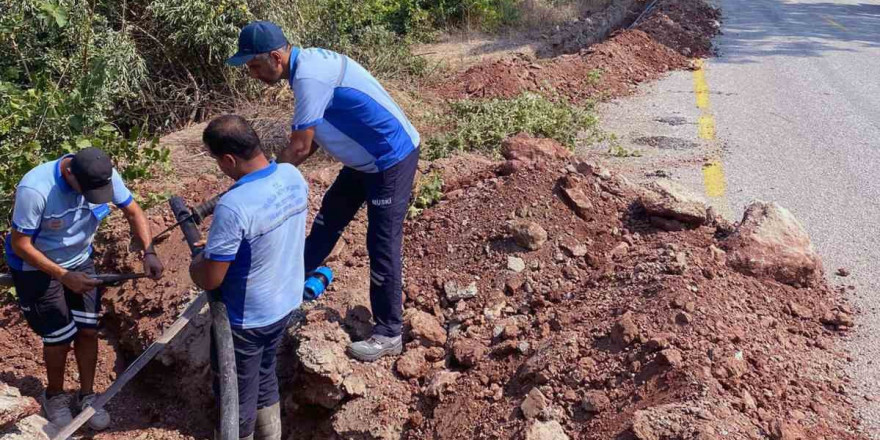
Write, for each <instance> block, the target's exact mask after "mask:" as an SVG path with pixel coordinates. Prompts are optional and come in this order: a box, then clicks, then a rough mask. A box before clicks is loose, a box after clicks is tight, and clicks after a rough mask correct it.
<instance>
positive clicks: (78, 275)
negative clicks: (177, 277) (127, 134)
mask: <svg viewBox="0 0 880 440" xmlns="http://www.w3.org/2000/svg"><path fill="white" fill-rule="evenodd" d="M111 202H112V203H113V204H114V205H116V206H117V207H118V208H120V209H121V210H122V212H123V213H124V214H125V218H126V219H127V220H128V222H129V224H130V225H131V229H132V231H134V236H135V239H136V240H137V241H138V242H139V243H140V245H141V249H144V251H143V263H144V272H145V273H146V274H147V275H148V276H149V277H151V278H153V279H158V278H159V277H160V276H161V275H162V271H163V267H162V263H161V262H160V261H159V258H158V257H157V256H156V252H155V250H154V249H153V248H152V246H151V245H150V237H151V234H150V226H149V223H147V218H146V216H145V215H144V212H143V211H142V210H141V208H140V207H139V206H138V204H137V202H135V201H134V199H133V198H132V194H131V192H130V191H129V190H128V188H126V187H125V184H124V183H123V182H122V178H121V177H120V176H119V173H117V172H116V170H114V169H113V164H112V163H111V162H110V158H109V157H108V156H107V155H106V154H105V153H104V152H103V151H101V150H99V149H97V148H86V149H84V150H81V151H79V152H78V153H76V154H69V155H66V156H64V157H62V158H60V159H58V160H54V161H51V162H47V163H44V164H42V165H39V166H37V167H36V168H34V169H32V170H30V171H29V172H28V173H27V174H25V176H24V178H22V180H21V182H19V184H18V187H17V188H16V191H15V207H14V210H13V213H12V233H11V234H10V235H9V236H7V239H6V246H5V247H6V260H7V263H8V264H9V267H10V269H11V270H12V279H13V282H14V284H15V291H16V294H17V296H18V303H19V307H20V308H21V311H22V313H23V314H24V317H25V319H26V320H27V322H28V325H30V327H31V328H32V329H33V330H34V331H35V332H36V333H37V334H39V335H40V336H41V337H42V338H43V359H44V361H45V362H46V372H47V376H48V385H47V387H46V391H45V393H44V394H43V396H42V399H41V400H42V401H41V403H42V405H43V409H44V411H45V413H46V415H47V416H48V419H49V420H50V421H51V422H52V423H54V424H55V425H58V426H59V427H60V426H64V425H66V424H67V423H69V422H70V421H71V420H72V414H71V411H70V396H68V395H67V394H65V393H64V370H65V364H66V362H67V353H68V351H69V350H70V342H71V341H73V342H74V343H73V347H74V352H75V353H76V363H77V367H78V368H79V380H80V389H79V393H78V394H77V399H76V405H75V406H76V408H77V409H78V410H82V409H84V408H85V407H87V406H89V405H91V404H92V402H94V400H95V398H96V396H95V393H94V390H93V388H92V387H93V384H94V379H95V365H96V363H97V359H98V338H97V326H98V320H99V318H100V312H101V304H100V300H101V296H100V291H99V290H98V284H99V282H98V281H97V280H95V279H94V278H92V277H91V276H92V275H94V274H95V265H94V263H93V262H92V259H91V254H92V240H93V239H94V237H95V232H97V230H98V226H99V225H100V224H101V221H102V220H103V219H104V218H105V217H107V215H109V214H110V207H109V206H108V204H109V203H111ZM109 424H110V416H109V415H108V414H107V412H106V411H104V410H103V409H102V410H99V411H98V412H97V413H96V414H95V415H94V416H93V417H92V418H91V419H90V420H89V426H90V427H91V428H92V429H95V430H100V429H104V428H107V426H108V425H109Z"/></svg>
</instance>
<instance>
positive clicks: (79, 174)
mask: <svg viewBox="0 0 880 440" xmlns="http://www.w3.org/2000/svg"><path fill="white" fill-rule="evenodd" d="M70 172H71V173H73V177H74V178H76V182H77V183H79V186H80V188H81V189H82V195H83V197H85V198H86V200H88V201H89V202H91V203H110V201H111V200H113V180H112V177H113V163H112V162H110V156H107V153H105V152H103V151H101V150H100V149H98V148H95V147H89V148H86V149H83V150H80V151H79V152H78V153H76V154H75V155H74V156H73V160H71V162H70Z"/></svg>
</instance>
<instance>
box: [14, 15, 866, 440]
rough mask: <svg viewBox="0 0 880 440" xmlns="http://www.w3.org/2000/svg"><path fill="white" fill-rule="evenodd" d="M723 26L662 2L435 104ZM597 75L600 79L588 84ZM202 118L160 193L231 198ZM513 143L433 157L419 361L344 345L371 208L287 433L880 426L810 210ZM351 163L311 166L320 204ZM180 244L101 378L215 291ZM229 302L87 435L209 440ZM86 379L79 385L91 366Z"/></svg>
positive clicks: (292, 376) (846, 429)
mask: <svg viewBox="0 0 880 440" xmlns="http://www.w3.org/2000/svg"><path fill="white" fill-rule="evenodd" d="M637 4H640V5H641V7H644V6H646V5H647V3H646V2H637ZM637 11H638V9H636V10H635V11H630V12H629V15H630V16H631V15H632V14H633V13H634V12H637ZM717 18H718V13H717V11H715V10H714V9H711V8H708V7H707V6H705V5H704V4H703V3H702V2H700V1H697V0H675V1H673V0H660V1H658V2H657V3H656V5H655V7H654V9H653V12H652V13H650V14H647V15H646V16H645V17H643V18H642V20H641V21H640V23H639V24H637V26H636V27H635V29H632V30H625V31H622V32H617V33H614V34H612V35H611V37H610V38H609V39H608V40H607V41H605V42H603V43H600V44H597V45H595V46H592V47H590V48H587V49H583V47H582V46H581V49H583V50H581V49H578V50H577V51H573V50H569V49H566V48H564V47H559V48H558V50H557V53H570V54H569V55H561V56H557V57H554V58H549V59H543V60H527V59H522V58H513V59H507V60H500V61H492V62H489V63H485V64H482V65H477V66H473V67H471V68H470V69H467V70H465V71H463V72H460V73H458V74H456V75H454V76H453V78H451V79H450V80H448V81H444V82H442V83H441V84H435V85H433V86H432V87H430V88H428V89H427V90H425V93H429V94H435V95H436V97H437V98H438V99H453V98H460V97H468V98H496V97H510V96H515V95H516V94H518V93H521V92H522V91H537V92H542V93H543V92H546V93H551V94H558V93H561V94H562V95H563V96H564V97H566V98H568V99H571V100H573V101H580V100H587V99H595V98H596V97H602V98H608V97H613V96H619V95H622V94H626V93H630V92H632V90H633V87H634V85H635V84H636V83H638V82H640V81H645V80H650V79H652V78H656V77H658V76H659V75H661V74H662V73H663V72H665V71H667V70H669V69H674V68H683V67H684V68H686V67H688V65H689V62H688V60H687V57H688V56H704V55H706V54H708V53H709V50H710V44H709V41H710V38H711V36H712V35H714V33H715V32H717V29H718V28H717ZM597 20H598V18H597ZM590 23H595V21H592V22H589V23H588V22H586V21H584V22H582V25H584V26H591V25H592V24H590ZM571 32H575V33H576V32H579V31H577V30H572V31H571ZM554 41H555V40H554ZM559 41H567V40H566V39H564V38H563V39H560V40H559ZM594 70H599V71H601V72H602V75H601V77H599V79H598V80H595V81H594V80H588V79H589V76H588V75H587V72H592V71H594ZM548 85H549V86H548ZM200 129H201V127H199V126H196V127H193V128H191V129H189V130H185V131H183V132H180V133H177V134H175V135H172V136H169V137H166V138H165V139H163V142H164V143H165V144H166V145H169V146H171V147H172V151H173V158H172V160H173V163H174V164H175V170H174V171H173V174H172V176H173V177H172V178H171V179H168V180H166V181H161V182H148V183H145V184H143V185H142V186H141V188H138V189H140V190H141V191H142V192H152V193H162V192H170V193H174V194H179V195H182V196H184V197H185V198H186V199H187V200H188V201H189V202H190V203H192V204H195V203H198V202H201V201H203V200H206V199H207V198H209V197H211V196H213V195H215V194H217V193H218V192H220V191H221V190H222V189H224V188H226V187H227V186H228V184H229V182H228V181H227V180H226V179H225V178H224V177H220V176H218V175H217V174H216V173H217V171H216V166H215V165H214V164H213V163H212V162H211V160H210V159H209V158H207V157H205V155H204V153H203V152H202V151H201V146H200V142H199V138H200ZM506 148H507V155H508V157H509V160H507V161H500V162H499V161H493V160H490V159H486V158H482V157H479V156H472V155H463V156H458V157H454V158H450V159H443V160H440V161H435V162H432V163H425V164H422V166H421V171H422V174H427V173H436V174H437V175H439V176H441V177H442V179H443V181H444V184H443V188H442V191H443V193H444V196H443V200H442V201H441V202H440V203H439V204H438V205H437V206H434V207H432V208H429V209H427V210H426V211H425V212H424V213H423V214H422V215H421V216H419V217H417V218H415V219H411V220H409V221H408V222H407V224H406V233H405V237H406V243H405V251H404V255H405V262H404V263H405V280H404V282H405V292H404V294H405V317H406V328H405V342H406V344H407V347H406V351H405V352H404V355H403V356H401V357H399V358H395V359H391V358H389V359H383V360H381V361H379V362H377V363H374V364H363V363H359V362H355V361H352V360H350V359H349V358H348V357H347V356H345V354H344V349H345V346H346V345H347V344H348V343H349V342H350V341H351V340H355V339H360V338H363V337H365V336H367V335H368V333H369V329H370V323H369V322H370V318H371V316H370V312H369V300H368V283H369V270H368V261H367V256H366V250H365V246H364V244H365V243H364V237H365V218H364V215H363V213H361V214H360V215H359V217H358V218H357V219H356V220H355V222H353V224H352V225H351V226H350V227H349V228H348V230H347V231H346V232H345V234H344V235H343V237H342V240H341V241H340V246H339V247H338V248H337V249H336V250H335V251H334V255H333V257H332V261H330V262H329V264H330V265H331V266H332V267H333V270H334V271H335V273H336V276H337V281H335V282H334V284H332V285H331V287H330V289H329V291H328V293H327V294H326V295H325V296H324V297H323V298H322V299H321V300H320V301H318V302H317V303H314V304H310V305H308V306H307V307H305V308H304V310H302V311H301V312H300V313H298V317H297V319H296V320H295V321H294V325H292V326H291V327H290V329H289V331H288V335H287V337H286V339H285V341H284V344H283V347H282V349H281V352H280V353H279V370H278V372H279V376H280V377H281V379H282V396H283V402H282V403H283V411H284V424H285V438H314V439H324V438H356V439H397V438H408V439H409V438H411V439H416V438H418V439H421V438H438V439H450V438H527V439H565V438H584V439H610V438H618V439H630V438H637V439H641V440H654V439H679V438H681V439H688V438H700V439H715V438H719V439H720V438H737V439H740V438H741V439H763V438H768V437H769V438H773V439H786V440H788V439H798V438H802V439H820V438H825V439H860V438H865V437H863V436H862V435H861V434H858V430H857V426H858V425H857V422H856V420H855V418H854V416H853V413H852V401H853V399H857V398H862V397H861V396H854V395H850V394H849V390H848V378H847V377H846V376H845V375H844V373H843V371H844V369H843V368H841V364H842V363H843V362H845V361H846V354H845V353H843V352H842V351H841V349H840V348H838V346H837V343H836V341H837V340H838V339H840V338H842V337H845V336H846V335H847V333H848V332H849V331H850V326H851V325H852V319H851V315H852V314H853V310H852V309H851V308H850V307H849V306H848V305H847V304H846V303H845V301H844V299H843V298H844V297H843V295H842V294H841V292H840V291H838V290H835V289H831V288H830V287H828V286H827V285H826V284H825V282H824V281H823V278H822V275H821V273H822V272H821V263H819V261H818V258H817V257H816V256H815V253H814V252H813V251H812V249H811V246H810V244H809V239H808V238H807V237H806V235H805V234H804V233H803V231H802V229H801V228H800V226H799V224H798V223H797V221H796V220H794V219H792V218H791V217H790V214H788V213H787V211H785V210H784V209H781V208H779V207H776V206H775V205H772V204H755V205H753V206H752V207H751V208H750V209H749V210H748V212H747V213H746V214H744V221H743V222H741V223H740V224H728V223H727V222H726V221H724V220H723V219H720V218H718V217H717V216H715V215H714V214H713V213H711V212H708V211H707V209H706V207H705V205H703V204H702V203H700V202H699V201H696V200H691V199H690V198H689V197H688V196H686V195H684V194H682V193H681V191H680V189H678V188H676V187H675V185H672V184H669V183H658V184H657V185H655V186H653V187H651V188H641V187H636V186H634V185H631V184H629V183H628V182H627V180H626V179H624V178H622V177H620V176H617V175H615V174H614V173H613V172H612V171H610V170H608V169H605V168H604V167H602V166H601V165H600V164H598V163H596V162H585V161H584V160H583V159H579V160H576V159H572V158H571V157H570V156H569V154H568V153H567V152H566V151H565V150H564V149H562V148H561V147H559V146H558V145H554V144H553V143H552V142H549V141H544V140H541V141H538V140H532V139H529V138H528V137H516V138H514V139H511V140H509V141H508V143H507V146H506ZM337 171H338V167H334V166H331V165H328V164H327V162H320V161H319V162H318V163H316V164H313V165H311V166H310V168H306V169H304V172H305V174H307V176H308V179H309V183H310V191H311V192H310V206H311V210H312V215H314V211H315V210H316V209H317V207H318V206H319V204H320V198H321V195H322V194H323V192H324V190H325V189H326V188H327V187H328V186H329V184H330V183H331V182H332V179H333V178H334V177H335V173H336V172H337ZM149 215H150V218H151V222H152V223H153V225H152V226H153V229H154V230H161V229H164V227H165V226H166V225H170V224H171V223H172V222H173V218H172V215H171V213H170V211H169V210H168V209H167V208H166V206H165V205H164V204H159V205H157V206H156V207H154V208H152V209H151V210H150V211H149ZM124 225H125V223H124V222H123V221H121V219H120V218H119V217H118V214H117V217H115V218H114V219H112V220H111V222H110V225H109V227H108V228H106V230H104V231H102V236H101V238H100V240H99V241H100V245H99V246H97V249H96V257H97V258H98V261H99V262H100V264H101V266H102V267H103V268H104V269H105V270H106V271H120V272H125V271H136V270H139V269H140V268H139V267H138V266H139V263H138V261H137V260H136V258H135V257H134V256H133V255H132V254H131V253H130V252H129V236H130V234H129V233H128V231H127V228H126V227H125V226H124ZM205 227H207V225H205ZM768 231H783V232H784V233H781V234H778V235H775V236H774V235H772V234H770V235H769V236H768V235H767V232H768ZM159 252H160V255H161V256H162V259H163V261H164V262H165V265H166V268H167V272H166V276H165V277H164V278H163V280H161V281H159V282H158V283H156V282H152V281H145V280H140V281H136V282H132V283H128V284H125V285H123V286H122V287H120V288H111V289H108V290H107V291H106V293H105V299H104V305H105V312H104V323H105V328H104V330H103V331H102V340H101V353H102V355H101V358H100V361H99V372H98V377H97V387H98V389H99V390H100V389H105V388H106V387H107V386H108V385H109V383H110V382H111V381H112V380H113V379H114V378H115V375H116V374H118V373H119V372H120V371H121V370H122V368H124V365H126V364H127V362H130V361H131V360H132V359H133V358H134V357H135V356H137V355H138V354H139V353H141V352H142V351H143V350H144V348H145V347H146V346H148V345H149V344H150V343H151V342H152V341H153V340H155V339H156V337H158V335H159V334H160V333H161V332H162V330H163V329H164V328H165V327H167V326H168V325H169V324H170V323H171V322H172V321H173V320H174V319H175V318H176V316H177V315H178V314H179V313H180V311H181V310H182V309H183V308H184V307H185V305H186V304H187V303H188V302H189V301H190V300H191V299H192V298H193V297H194V295H195V294H196V291H195V290H194V289H193V288H192V285H191V283H190V281H189V276H188V273H187V268H188V265H189V251H188V248H187V246H186V244H185V243H184V242H183V239H182V237H181V235H180V232H179V231H175V232H174V233H172V234H171V235H170V236H169V237H167V238H166V239H165V240H163V241H162V242H161V243H160V244H159ZM206 313H207V312H206V311H203V312H202V314H201V315H200V316H199V317H198V318H197V319H196V320H195V321H194V322H193V323H192V324H191V325H190V326H188V327H187V329H186V330H185V331H184V332H183V333H182V334H180V335H179V336H178V337H177V338H176V339H175V340H174V341H173V342H172V343H171V344H170V345H169V346H168V347H167V348H166V350H165V351H164V352H163V353H162V354H161V355H160V356H159V357H158V358H157V359H156V360H155V361H153V362H152V363H151V364H150V366H149V367H148V368H147V369H146V370H145V371H144V372H143V373H142V374H141V375H140V376H139V377H138V378H137V380H136V381H135V382H134V383H132V384H130V385H129V387H128V388H126V390H125V391H124V392H123V393H122V394H121V395H120V396H118V397H117V398H116V399H114V400H113V401H112V402H111V404H110V407H109V410H110V413H111V415H112V416H113V418H114V420H115V422H114V425H113V426H112V428H111V430H110V431H108V432H102V433H90V432H86V433H85V435H86V436H87V437H93V438H96V439H114V440H115V439H130V438H144V439H175V440H176V439H192V438H196V439H204V438H210V433H211V415H212V410H211V409H210V408H211V405H212V400H211V394H210V372H209V366H208V339H207V329H208V325H207V314H206ZM0 323H2V325H0V347H2V350H3V362H2V364H0V381H2V382H5V383H8V384H10V385H12V386H14V387H16V388H18V389H19V390H20V391H21V393H22V394H24V395H25V398H24V399H23V400H25V401H27V402H25V403H23V404H22V405H21V408H22V411H21V414H18V415H16V418H20V416H23V415H27V414H28V413H32V412H34V411H36V409H37V406H36V405H35V404H34V402H33V398H35V397H37V396H38V395H39V393H40V392H41V390H42V386H43V383H42V380H43V379H42V377H43V373H42V366H41V362H40V359H39V357H40V355H39V346H40V342H39V339H38V338H37V337H36V336H34V335H33V334H32V333H31V332H30V331H29V330H28V329H27V327H26V324H25V323H24V322H23V320H22V319H21V317H20V314H19V313H18V311H17V309H16V308H15V307H14V306H13V305H11V304H7V305H4V306H2V307H0ZM68 378H69V382H68V387H69V388H71V387H73V386H74V382H73V380H74V379H75V378H76V371H75V368H74V367H73V364H72V363H71V364H70V365H69V367H68ZM28 399H31V400H29V401H28ZM2 423H7V419H6V418H4V419H3V420H2ZM4 438H5V437H4ZM10 438H16V437H10ZM19 438H20V437H19Z"/></svg>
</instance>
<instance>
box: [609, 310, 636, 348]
mask: <svg viewBox="0 0 880 440" xmlns="http://www.w3.org/2000/svg"><path fill="white" fill-rule="evenodd" d="M638 335H639V328H638V327H637V326H636V324H635V322H633V319H632V312H626V313H624V314H623V316H621V317H620V319H618V320H617V322H616V323H614V326H613V327H612V328H611V340H612V341H613V342H614V343H615V344H618V345H629V344H631V343H632V342H633V341H634V340H635V339H636V337H637V336H638Z"/></svg>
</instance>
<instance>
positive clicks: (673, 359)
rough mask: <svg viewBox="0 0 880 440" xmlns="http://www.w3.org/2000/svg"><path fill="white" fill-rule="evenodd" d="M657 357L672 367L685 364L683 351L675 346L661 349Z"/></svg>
mask: <svg viewBox="0 0 880 440" xmlns="http://www.w3.org/2000/svg"><path fill="white" fill-rule="evenodd" d="M657 359H659V360H660V362H661V363H662V364H663V365H668V366H670V367H672V368H679V367H681V366H682V365H683V364H684V359H683V358H682V355H681V352H680V351H678V350H676V349H674V348H667V349H666V350H663V351H661V352H660V354H659V355H658V357H657Z"/></svg>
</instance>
